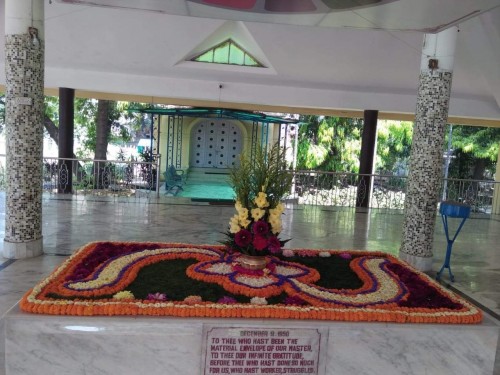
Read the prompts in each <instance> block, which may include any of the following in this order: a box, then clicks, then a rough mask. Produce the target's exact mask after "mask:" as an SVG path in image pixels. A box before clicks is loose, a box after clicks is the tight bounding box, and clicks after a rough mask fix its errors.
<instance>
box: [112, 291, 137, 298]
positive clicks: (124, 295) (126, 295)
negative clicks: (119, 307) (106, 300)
mask: <svg viewBox="0 0 500 375" xmlns="http://www.w3.org/2000/svg"><path fill="white" fill-rule="evenodd" d="M134 298H135V297H134V295H133V294H132V292H130V291H128V290H122V291H121V292H118V293H116V294H114V295H113V299H125V300H127V299H134Z"/></svg>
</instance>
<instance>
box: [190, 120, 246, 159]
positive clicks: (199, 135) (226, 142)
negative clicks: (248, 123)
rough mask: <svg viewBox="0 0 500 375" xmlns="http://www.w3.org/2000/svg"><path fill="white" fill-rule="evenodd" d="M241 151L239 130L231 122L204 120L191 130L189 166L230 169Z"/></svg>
mask: <svg viewBox="0 0 500 375" xmlns="http://www.w3.org/2000/svg"><path fill="white" fill-rule="evenodd" d="M242 149H243V141H242V135H241V130H240V128H239V127H238V126H237V125H235V124H234V123H233V122H232V121H231V120H227V119H206V120H203V121H200V122H199V123H198V124H196V125H195V126H194V127H193V129H192V130H191V155H190V166H191V167H197V168H230V167H232V166H233V165H235V163H237V161H238V155H239V154H240V153H241V151H242Z"/></svg>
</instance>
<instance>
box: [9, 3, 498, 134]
mask: <svg viewBox="0 0 500 375" xmlns="http://www.w3.org/2000/svg"><path fill="white" fill-rule="evenodd" d="M45 1H46V3H45V37H44V39H45V45H46V62H45V84H46V86H47V87H52V88H57V87H73V88H76V89H77V90H81V91H86V92H91V93H94V94H96V95H98V94H99V93H101V94H102V95H101V97H104V96H105V95H104V94H103V93H106V95H108V97H116V98H118V97H121V96H120V95H122V96H123V95H128V96H129V97H131V98H132V97H135V98H142V99H143V100H145V101H148V102H152V103H155V102H169V103H172V104H177V103H187V104H189V103H201V104H202V105H221V106H222V105H223V106H228V107H229V106H231V107H233V108H243V109H245V108H246V109H249V108H261V109H263V110H266V109H268V108H279V109H286V110H289V111H296V112H301V111H302V112H304V111H317V112H318V113H322V112H325V111H335V110H337V111H353V110H354V111H356V110H358V111H362V110H364V109H378V110H379V111H381V112H384V113H387V114H393V115H395V116H397V115H400V114H410V115H411V114H412V113H414V110H415V107H416V97H417V87H418V76H419V72H420V60H421V57H422V53H421V51H422V42H423V38H424V35H425V32H435V31H439V30H442V29H443V28H447V27H450V26H451V25H454V26H458V27H459V30H460V32H459V33H458V38H457V48H456V53H455V66H454V76H453V84H452V93H451V102H450V116H454V117H457V118H458V117H460V118H462V120H463V121H466V122H467V121H468V120H469V119H470V121H471V123H473V122H474V121H476V120H477V119H480V120H481V121H483V120H484V121H483V122H484V123H485V124H486V123H488V124H493V125H495V124H498V125H500V68H499V66H500V64H498V61H500V0H477V1H469V0H439V1H436V0H418V1H415V0H411V1H410V0H392V1H387V0H381V1H377V0H309V1H306V0H300V1H299V0H238V1H237V0H199V1H198V0H196V1H195V0H192V1H184V0H169V1H163V0H141V1H139V0H89V1H86V0H81V1H76V0H53V1H51V2H50V4H49V0H45ZM3 3H4V0H0V9H1V11H2V12H3V8H4V6H3ZM306 3H307V4H308V5H307V4H306ZM304 4H306V5H307V6H308V7H309V8H307V7H306V5H304ZM290 5H292V6H293V5H297V7H296V8H293V7H292V8H291V7H290ZM0 17H1V18H0V19H4V14H1V15H0ZM2 29H3V28H2ZM228 37H232V38H233V39H234V40H235V41H236V42H237V43H238V44H239V45H241V46H242V47H244V48H246V49H247V50H248V51H249V52H251V53H252V55H253V56H255V57H256V58H258V59H259V61H261V62H263V63H264V65H265V66H266V68H249V67H240V66H229V65H213V64H206V63H195V62H191V61H189V59H190V58H191V57H193V56H195V55H196V53H198V52H200V51H202V50H204V49H206V48H209V47H210V46H212V45H214V44H217V43H218V42H221V41H222V40H225V39H227V38H228ZM0 56H1V57H2V59H1V60H0V61H1V62H2V63H3V60H4V51H3V47H2V49H1V50H0ZM2 68H3V67H0V69H2ZM2 70H3V69H2ZM4 81H5V78H4V77H3V76H2V77H0V83H3V82H4ZM464 119H465V120H464ZM475 123H476V124H477V121H476V122H475Z"/></svg>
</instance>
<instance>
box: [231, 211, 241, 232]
mask: <svg viewBox="0 0 500 375" xmlns="http://www.w3.org/2000/svg"><path fill="white" fill-rule="evenodd" d="M240 230H241V227H240V225H239V217H238V215H234V216H233V217H232V218H231V220H230V221H229V232H231V233H238V232H239V231H240Z"/></svg>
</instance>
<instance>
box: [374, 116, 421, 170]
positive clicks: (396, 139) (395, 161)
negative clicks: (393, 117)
mask: <svg viewBox="0 0 500 375" xmlns="http://www.w3.org/2000/svg"><path fill="white" fill-rule="evenodd" d="M377 128H378V129H377V161H376V168H375V169H376V170H377V171H378V172H386V173H387V172H388V173H394V174H397V175H406V174H408V170H407V165H408V159H409V157H410V150H411V142H412V136H413V123H412V122H410V121H390V120H382V121H379V122H378V127H377Z"/></svg>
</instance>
